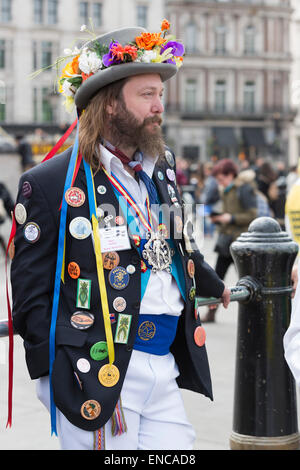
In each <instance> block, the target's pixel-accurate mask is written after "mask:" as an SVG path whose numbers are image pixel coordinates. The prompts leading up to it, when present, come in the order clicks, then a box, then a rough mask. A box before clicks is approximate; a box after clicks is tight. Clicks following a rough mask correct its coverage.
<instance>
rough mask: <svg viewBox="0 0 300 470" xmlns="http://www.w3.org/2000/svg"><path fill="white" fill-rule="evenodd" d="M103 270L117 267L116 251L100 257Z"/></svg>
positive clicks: (118, 258)
mask: <svg viewBox="0 0 300 470" xmlns="http://www.w3.org/2000/svg"><path fill="white" fill-rule="evenodd" d="M102 259H103V267H104V269H108V270H111V269H113V268H115V267H116V266H118V264H119V262H120V256H119V255H118V253H117V252H116V251H108V252H107V253H104V254H103V255H102Z"/></svg>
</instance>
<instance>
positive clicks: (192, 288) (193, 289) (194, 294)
mask: <svg viewBox="0 0 300 470" xmlns="http://www.w3.org/2000/svg"><path fill="white" fill-rule="evenodd" d="M195 297H196V289H195V287H191V288H190V291H189V299H190V300H194V299H195Z"/></svg>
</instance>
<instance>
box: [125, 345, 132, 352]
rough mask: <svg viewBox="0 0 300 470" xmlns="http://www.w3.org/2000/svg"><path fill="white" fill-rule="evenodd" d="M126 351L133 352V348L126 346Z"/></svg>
mask: <svg viewBox="0 0 300 470" xmlns="http://www.w3.org/2000/svg"><path fill="white" fill-rule="evenodd" d="M126 351H128V352H130V351H132V346H130V345H129V344H127V346H126Z"/></svg>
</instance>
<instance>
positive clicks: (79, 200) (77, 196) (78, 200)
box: [65, 187, 85, 207]
mask: <svg viewBox="0 0 300 470" xmlns="http://www.w3.org/2000/svg"><path fill="white" fill-rule="evenodd" d="M65 200H66V201H67V203H68V204H69V206H72V207H80V206H82V205H83V204H84V201H85V194H84V192H83V191H82V189H80V188H75V187H73V188H69V189H67V191H66V192H65Z"/></svg>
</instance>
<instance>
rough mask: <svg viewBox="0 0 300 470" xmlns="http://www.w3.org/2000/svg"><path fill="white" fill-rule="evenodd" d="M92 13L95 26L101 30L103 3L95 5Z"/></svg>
mask: <svg viewBox="0 0 300 470" xmlns="http://www.w3.org/2000/svg"><path fill="white" fill-rule="evenodd" d="M92 12H93V14H92V19H93V23H94V26H95V27H96V28H99V26H101V25H102V3H93V4H92Z"/></svg>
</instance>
